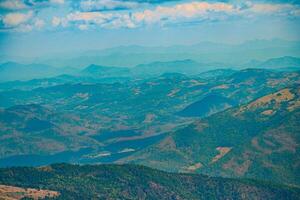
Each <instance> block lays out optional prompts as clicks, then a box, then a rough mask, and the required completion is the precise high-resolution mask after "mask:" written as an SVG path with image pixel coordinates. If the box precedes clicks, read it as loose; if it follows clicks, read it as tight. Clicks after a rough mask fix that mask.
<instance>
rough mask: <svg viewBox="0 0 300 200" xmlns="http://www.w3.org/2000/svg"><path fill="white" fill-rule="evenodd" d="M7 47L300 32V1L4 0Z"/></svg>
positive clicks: (102, 45) (285, 36)
mask: <svg viewBox="0 0 300 200" xmlns="http://www.w3.org/2000/svg"><path fill="white" fill-rule="evenodd" d="M0 21H1V23H0V29H1V31H0V46H1V47H0V50H1V52H2V55H3V54H5V55H8V56H22V57H30V58H33V57H34V58H37V57H42V56H49V55H51V54H58V53H71V52H76V51H79V52H82V51H89V50H94V49H97V50H98V49H106V48H112V47H118V46H128V45H139V46H172V45H194V44H197V43H200V42H206V41H208V42H215V43H225V44H226V43H227V44H238V43H243V42H246V41H251V40H272V39H281V40H287V41H299V40H300V34H299V32H300V6H299V4H298V3H297V2H295V1H262V0H257V1H235V0H228V1H218V0H215V1H186V0H178V1H166V0H159V1H142V0H130V1H127V0H126V1H125V0H88V1H72V0H43V1H40V0H32V1H22V0H11V1H8V0H4V1H1V3H0Z"/></svg>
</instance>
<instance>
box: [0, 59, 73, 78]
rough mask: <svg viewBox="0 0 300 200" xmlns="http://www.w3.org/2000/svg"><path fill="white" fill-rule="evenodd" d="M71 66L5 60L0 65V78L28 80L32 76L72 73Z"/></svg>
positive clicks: (40, 76)
mask: <svg viewBox="0 0 300 200" xmlns="http://www.w3.org/2000/svg"><path fill="white" fill-rule="evenodd" d="M74 71H75V70H74V69H72V68H54V67H51V66H49V65H44V64H29V65H23V64H19V63H15V62H7V63H4V64H2V65H0V80H1V82H3V81H13V80H30V79H34V78H46V77H53V76H57V75H61V74H66V73H69V74H70V73H74Z"/></svg>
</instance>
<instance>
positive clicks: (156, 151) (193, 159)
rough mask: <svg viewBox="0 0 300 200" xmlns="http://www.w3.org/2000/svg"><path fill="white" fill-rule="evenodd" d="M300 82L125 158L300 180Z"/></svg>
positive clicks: (234, 174)
mask: <svg viewBox="0 0 300 200" xmlns="http://www.w3.org/2000/svg"><path fill="white" fill-rule="evenodd" d="M299 99H300V90H299V85H295V86H294V87H291V88H286V89H282V90H279V91H278V92H275V93H271V94H269V95H266V96H264V97H261V98H258V99H257V100H254V101H252V102H250V103H248V104H245V105H243V106H240V107H236V108H231V109H228V110H226V111H224V112H221V113H217V114H215V115H212V116H210V117H208V118H205V119H203V120H198V121H196V122H194V123H192V124H191V125H189V126H187V127H185V128H182V129H180V130H177V131H174V132H171V133H169V134H168V135H167V136H166V137H165V139H163V140H162V141H160V142H159V143H157V144H155V145H152V146H150V147H148V148H146V149H144V150H143V151H141V152H138V153H136V154H134V155H132V156H130V157H129V158H127V159H124V160H123V162H134V163H138V164H143V165H147V166H151V167H155V168H159V169H164V170H168V171H175V172H178V171H188V172H194V173H207V174H210V175H214V176H225V177H247V178H257V179H265V180H269V181H274V182H280V183H287V184H297V185H299V184H300V181H299V180H300V174H299V162H300V160H299V156H298V155H299V150H300V149H299V143H300V135H299V133H300V126H299V117H300V104H299V102H300V101H299Z"/></svg>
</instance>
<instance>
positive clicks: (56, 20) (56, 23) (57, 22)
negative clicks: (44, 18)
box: [52, 16, 61, 26]
mask: <svg viewBox="0 0 300 200" xmlns="http://www.w3.org/2000/svg"><path fill="white" fill-rule="evenodd" d="M60 23H61V19H60V18H59V17H55V16H54V17H53V18H52V26H59V25H60Z"/></svg>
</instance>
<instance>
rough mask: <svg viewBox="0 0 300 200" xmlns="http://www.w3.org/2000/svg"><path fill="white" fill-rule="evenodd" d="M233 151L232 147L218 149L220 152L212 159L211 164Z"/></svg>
mask: <svg viewBox="0 0 300 200" xmlns="http://www.w3.org/2000/svg"><path fill="white" fill-rule="evenodd" d="M231 149H232V148H231V147H217V148H216V150H217V151H219V154H218V155H216V156H215V157H214V158H213V159H212V161H211V163H214V162H217V161H218V160H219V159H221V158H222V157H224V156H225V155H226V154H227V153H228V152H229V151H230V150H231Z"/></svg>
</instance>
